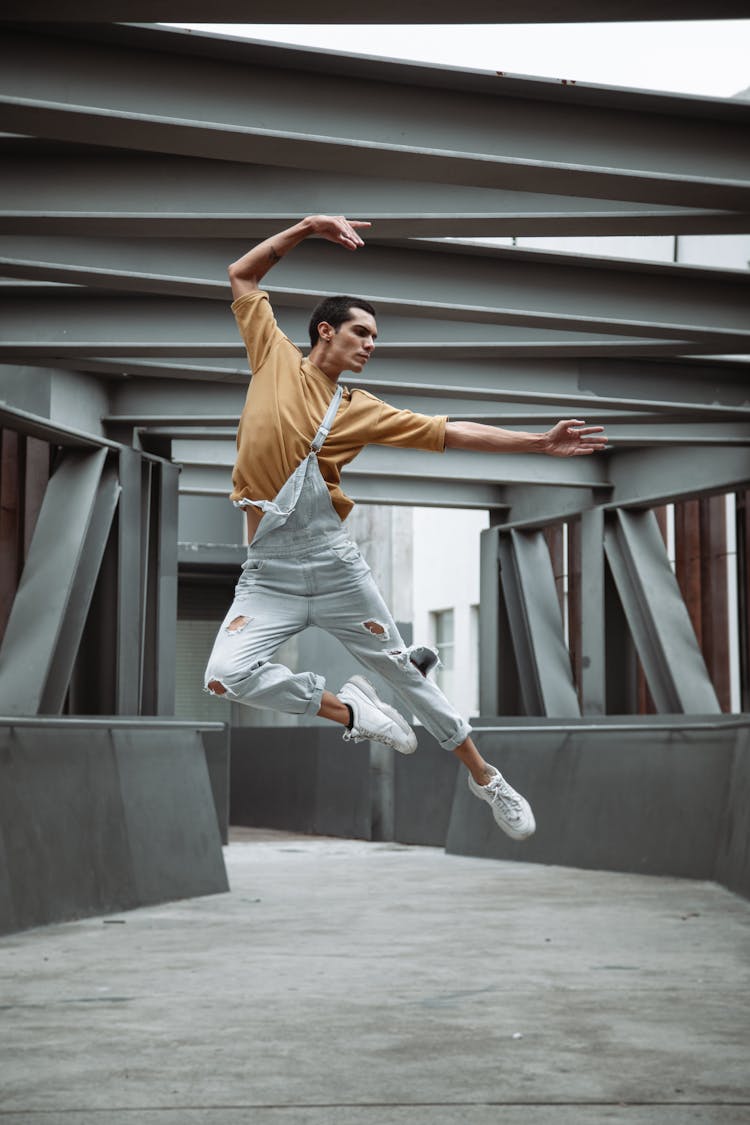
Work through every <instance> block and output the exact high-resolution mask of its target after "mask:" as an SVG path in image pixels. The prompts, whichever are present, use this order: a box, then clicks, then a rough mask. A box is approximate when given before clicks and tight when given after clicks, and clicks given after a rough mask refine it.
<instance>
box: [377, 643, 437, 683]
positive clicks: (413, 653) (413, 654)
mask: <svg viewBox="0 0 750 1125" xmlns="http://www.w3.org/2000/svg"><path fill="white" fill-rule="evenodd" d="M388 655H389V656H390V657H392V658H393V659H394V660H395V661H396V663H397V664H399V665H400V666H401V667H402V668H404V669H408V668H410V667H412V668H416V669H417V671H418V672H419V673H420V674H421V675H422V676H424V677H425V679H426V678H427V675H428V673H429V672H431V671H432V669H433V668H437V667H438V666H439V665H440V655H439V653H438V650H437V649H436V648H433V647H432V646H431V645H409V647H408V648H396V649H393V650H392V651H391V652H389V653H388Z"/></svg>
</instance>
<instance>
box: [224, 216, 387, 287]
mask: <svg viewBox="0 0 750 1125" xmlns="http://www.w3.org/2000/svg"><path fill="white" fill-rule="evenodd" d="M369 226H370V223H364V222H358V221H357V220H349V219H345V218H344V216H343V215H335V216H334V215H308V217H307V218H306V219H302V220H301V222H299V223H295V225H294V226H293V227H288V228H287V229H286V230H282V231H280V233H279V234H275V235H273V237H272V238H267V239H266V240H265V241H264V242H260V243H258V245H257V246H254V247H253V248H252V250H248V252H247V254H244V255H243V257H241V258H238V259H237V261H236V262H232V264H231V266H230V267H229V280H230V282H231V285H232V296H233V297H234V299H235V300H237V298H238V297H241V296H242V295H243V293H252V292H253V290H255V289H257V288H258V283H259V282H260V280H261V278H262V277H263V276H264V275H265V274H267V273H268V271H269V270H270V269H271V267H272V266H275V265H276V263H277V262H280V261H281V259H282V258H283V257H284V255H285V254H288V253H289V251H290V250H293V249H294V247H295V246H299V244H300V242H303V241H304V240H305V239H306V238H310V237H311V236H312V235H317V236H318V237H319V238H327V239H328V241H329V242H335V243H336V245H337V246H343V247H345V248H346V249H347V250H357V249H359V247H360V246H364V242H363V241H362V239H361V238H360V236H359V234H358V233H357V230H358V229H359V228H360V227H369Z"/></svg>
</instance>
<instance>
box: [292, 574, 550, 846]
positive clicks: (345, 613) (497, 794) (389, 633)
mask: <svg viewBox="0 0 750 1125" xmlns="http://www.w3.org/2000/svg"><path fill="white" fill-rule="evenodd" d="M316 603H317V605H316V616H315V621H314V624H316V625H319V626H320V627H321V628H323V629H326V630H327V631H328V632H330V633H332V634H333V635H334V636H335V637H337V638H338V640H340V641H341V643H342V644H343V645H344V646H345V647H346V648H347V649H348V651H349V652H350V653H351V654H352V656H354V657H355V658H356V659H357V660H358V661H359V662H360V663H361V664H364V665H365V667H366V668H368V669H371V670H372V671H373V672H377V673H378V674H379V675H380V676H382V677H383V679H385V680H386V681H387V682H388V684H389V686H390V687H391V688H392V690H393V691H394V693H395V694H396V695H397V697H398V699H399V701H400V702H401V704H402V705H403V706H404V708H405V709H406V711H407V713H408V715H409V717H411V714H414V715H416V717H417V718H418V719H419V721H420V722H421V723H422V724H423V726H424V727H425V728H426V729H427V730H428V731H429V732H430V734H432V735H433V737H434V738H435V739H437V741H438V742H439V743H440V745H441V746H442V747H443V748H444V749H446V750H451V751H452V752H453V753H454V754H455V755H456V757H457V758H458V759H459V761H461V762H462V763H463V764H464V765H465V766H466V768H467V770H468V771H469V779H468V781H469V788H470V789H471V791H472V793H473V794H474V795H475V796H476V797H479V798H480V799H482V800H485V801H487V803H488V804H489V805H490V807H491V808H492V813H493V816H494V818H495V820H496V822H497V824H498V825H499V826H500V827H501V828H502V829H503V831H504V832H506V833H507V834H508V835H509V836H511V837H513V838H514V839H519V840H521V839H525V838H526V837H527V836H531V834H532V833H533V832H534V829H535V823H534V816H533V813H532V811H531V808H530V806H529V804H528V802H527V801H526V800H525V798H524V797H522V796H521V795H520V794H519V793H516V791H515V790H514V789H513V788H512V787H511V786H510V785H509V784H508V783H507V781H505V779H504V777H503V776H502V774H501V773H500V772H499V770H497V769H495V767H494V766H492V765H490V763H489V762H487V761H485V759H484V758H483V757H482V755H481V754H480V752H479V750H478V748H477V746H476V744H475V743H474V741H473V740H472V738H471V737H470V732H471V727H470V726H469V724H468V723H467V722H466V720H465V719H464V718H463V717H462V716H461V715H460V714H459V713H458V711H456V709H455V707H454V706H453V705H452V704H451V703H450V701H449V700H448V699H447V698H446V697H445V695H443V693H442V691H441V690H440V688H439V687H438V686H437V684H436V683H435V682H434V681H433V680H430V679H428V678H427V677H425V676H424V675H422V673H421V672H420V670H419V668H418V667H417V666H416V665H415V664H414V663H413V662H412V660H411V655H412V652H411V649H410V647H409V646H408V645H406V644H404V641H403V639H402V637H401V635H400V634H399V632H398V629H397V627H396V623H395V621H394V620H393V617H392V615H391V613H390V611H389V609H388V607H387V606H386V604H385V600H384V599H383V597H382V595H381V593H380V591H379V590H378V588H377V586H376V585H375V582H374V580H373V579H372V577H371V575H369V574H368V575H367V576H366V577H365V578H364V579H362V578H361V577H360V576H358V579H357V581H356V582H353V583H352V584H351V585H350V586H347V587H343V586H342V588H340V589H339V590H338V591H337V593H336V594H335V595H327V596H326V597H324V598H318V599H316Z"/></svg>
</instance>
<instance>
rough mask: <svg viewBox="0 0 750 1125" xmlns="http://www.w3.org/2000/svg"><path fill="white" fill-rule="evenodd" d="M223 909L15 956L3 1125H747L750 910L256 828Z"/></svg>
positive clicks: (201, 907) (636, 880) (85, 928)
mask: <svg viewBox="0 0 750 1125" xmlns="http://www.w3.org/2000/svg"><path fill="white" fill-rule="evenodd" d="M225 855H226V860H227V868H228V870H229V874H230V882H231V886H232V892H231V894H226V895H217V896H212V897H210V898H201V899H194V900H191V901H185V902H181V903H170V904H166V905H160V906H154V907H144V908H141V909H139V910H135V911H132V912H130V913H122V914H118V915H113V916H111V917H108V918H95V919H86V920H84V921H79V922H72V923H68V924H65V925H55V926H49V927H46V928H44V929H38V930H31V931H27V932H25V933H21V934H16V935H12V936H9V937H6V938H3V939H0V966H1V972H2V975H1V978H0V993H1V996H2V1006H3V1012H2V1020H1V1021H0V1058H2V1101H1V1102H0V1125H101V1123H105V1125H135V1123H137V1125H240V1123H242V1125H245V1123H248V1122H249V1123H251V1125H455V1123H456V1122H459V1123H460V1125H489V1123H493V1125H494V1123H498V1122H501V1123H502V1125H553V1123H554V1125H601V1123H610V1122H611V1123H616V1125H636V1123H637V1125H696V1123H701V1125H730V1123H731V1125H739V1123H740V1122H742V1123H747V1122H748V1121H750V1062H749V1059H750V1054H749V1052H748V1043H749V1042H750V1010H749V1009H748V1005H747V996H748V979H749V978H750V956H749V954H750V904H748V903H747V902H746V901H745V900H743V899H740V898H737V897H735V896H734V895H732V894H731V893H730V892H728V891H726V890H724V889H723V888H721V887H719V886H717V885H716V884H713V883H702V882H693V881H688V880H680V879H674V878H663V877H652V876H642V875H629V874H612V873H603V872H594V871H580V870H568V869H564V868H560V867H545V866H541V865H539V864H526V863H522V862H504V861H493V860H486V859H478V858H471V857H465V856H454V855H445V854H444V853H443V852H442V851H440V850H438V849H433V848H425V847H406V846H403V845H393V844H377V843H369V842H365V841H350V840H341V839H335V840H334V839H329V838H312V837H302V836H292V835H288V834H284V833H281V832H275V833H274V832H259V831H252V830H243V831H242V833H235V834H234V838H233V842H232V843H231V844H230V846H229V847H228V848H227V849H226V850H225Z"/></svg>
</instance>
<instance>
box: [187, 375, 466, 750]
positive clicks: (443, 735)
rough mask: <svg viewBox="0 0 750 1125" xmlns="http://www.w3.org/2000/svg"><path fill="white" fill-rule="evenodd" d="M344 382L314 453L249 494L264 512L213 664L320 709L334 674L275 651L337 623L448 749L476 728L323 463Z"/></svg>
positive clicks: (267, 695)
mask: <svg viewBox="0 0 750 1125" xmlns="http://www.w3.org/2000/svg"><path fill="white" fill-rule="evenodd" d="M341 394H342V388H341V387H337V388H336V391H335V394H334V396H333V398H332V400H331V403H330V406H329V408H328V410H327V412H326V416H325V418H324V419H323V422H322V424H321V426H320V429H319V430H318V432H317V434H316V435H315V438H314V440H313V442H312V444H311V446H310V453H309V454H308V456H307V457H306V458H305V460H304V461H302V462H301V463H300V464H299V465H298V466H297V468H296V469H295V471H294V472H293V473H292V474H291V476H290V477H289V478H288V479H287V480H286V482H285V483H284V484H283V485H282V487H281V489H280V490H279V492H278V494H277V495H276V497H275V499H274V500H273V501H269V500H250V501H245V502H244V504H245V505H247V504H250V505H252V506H253V507H257V508H260V509H261V510H262V511H263V517H262V519H261V521H260V523H259V524H258V527H257V530H256V532H255V536H254V538H253V541H252V543H251V544H250V546H249V547H248V550H247V561H246V562H245V563H244V564H243V566H242V575H241V577H240V580H239V582H238V583H237V586H236V589H235V596H234V601H233V603H232V605H231V608H230V610H229V612H228V613H227V615H226V617H225V619H224V621H223V623H222V625H221V628H220V629H219V632H218V635H217V637H216V640H215V642H214V647H213V650H212V652H211V656H210V658H209V661H208V666H207V668H206V676H205V685H206V690H207V691H210V690H211V689H210V688H209V687H208V685H209V684H211V683H214V682H216V681H218V682H219V683H220V684H221V685H222V686H223V687H224V688H225V692H226V694H225V696H224V698H227V699H231V700H234V701H236V702H238V703H246V704H249V705H250V706H253V707H270V708H273V709H275V710H277V711H285V712H287V713H288V714H292V715H303V714H307V715H315V714H317V712H318V711H319V709H320V701H321V696H322V694H323V689H324V687H325V678H324V677H323V676H320V675H317V674H316V673H314V672H297V673H294V672H292V671H290V669H289V668H286V667H284V665H283V664H273V663H271V658H272V657H273V654H274V653H275V652H276V650H277V648H278V647H279V646H280V645H281V644H283V642H284V641H287V640H289V638H290V637H293V636H294V635H295V634H296V633H299V632H301V631H302V630H303V629H305V628H306V627H307V626H308V625H317V626H319V627H320V628H321V629H325V630H326V631H327V632H329V633H332V634H333V636H335V637H337V638H338V639H339V640H340V641H341V643H342V644H343V645H344V646H345V647H346V648H347V649H348V651H349V652H350V653H351V654H352V656H354V657H356V659H357V660H358V661H359V662H360V664H363V665H364V666H365V667H366V668H368V669H372V671H374V672H377V673H378V674H379V675H380V676H382V677H383V678H384V679H385V680H386V681H387V682H388V684H389V685H390V687H391V688H392V690H393V692H394V694H395V695H396V696H397V697H398V700H399V702H400V704H401V705H402V709H403V711H404V715H405V717H406V718H407V719H411V717H412V715H415V716H416V717H417V719H419V721H420V722H421V723H422V724H423V725H424V727H425V728H426V729H427V730H428V731H429V732H430V734H432V735H433V736H434V737H435V738H436V739H437V741H438V742H439V743H440V745H441V746H443V747H444V748H445V749H446V750H453V749H454V748H455V747H456V746H460V745H461V743H462V742H463V741H464V740H465V739H466V738H467V737H468V736H469V733H470V731H471V728H470V726H469V724H468V723H467V722H466V720H465V719H463V718H462V717H461V716H460V715H459V714H458V712H457V711H456V709H455V708H454V707H453V706H452V704H451V703H449V701H448V700H447V699H446V697H445V696H444V695H443V693H442V692H441V691H440V689H439V688H438V686H437V684H435V683H434V682H433V681H432V680H430V679H426V678H425V677H424V676H423V675H422V674H421V672H420V671H419V670H418V668H417V667H415V665H414V664H413V663H412V660H411V657H412V655H413V653H414V646H412V648H409V647H408V646H407V645H406V644H405V643H404V641H403V640H402V638H401V636H400V635H399V632H398V630H397V628H396V624H395V622H394V620H393V618H392V616H391V614H390V611H389V610H388V607H387V606H386V604H385V602H384V600H383V598H382V596H381V594H380V591H379V590H378V588H377V586H376V585H375V582H374V580H373V578H372V575H371V573H370V568H369V566H368V565H367V563H366V562H365V561H364V559H363V558H362V555H361V554H360V552H359V548H358V547H357V545H356V543H354V542H353V540H352V539H350V537H349V535H348V534H347V533H346V531H345V530H344V528H343V526H342V523H341V519H340V517H339V516H338V514H337V512H336V510H335V508H334V507H333V504H332V503H331V497H330V494H329V492H328V488H327V486H326V483H325V481H324V480H323V477H322V475H321V472H320V468H319V466H318V453H319V451H320V449H321V448H322V446H323V443H324V442H325V440H326V438H327V437H328V434H329V431H330V429H331V426H332V425H333V420H334V418H335V416H336V412H337V410H338V407H339V403H340V401H341Z"/></svg>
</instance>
